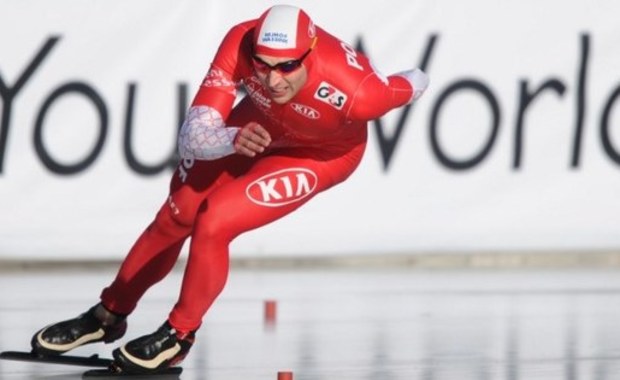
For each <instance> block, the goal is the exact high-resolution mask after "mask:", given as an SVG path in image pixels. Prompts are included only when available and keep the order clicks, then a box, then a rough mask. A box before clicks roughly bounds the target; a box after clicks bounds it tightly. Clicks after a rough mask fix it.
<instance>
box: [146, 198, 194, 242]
mask: <svg viewBox="0 0 620 380" xmlns="http://www.w3.org/2000/svg"><path fill="white" fill-rule="evenodd" d="M194 218H195V214H194V213H191V215H190V213H189V212H181V210H180V209H178V208H176V207H174V206H173V205H171V204H168V205H165V206H164V207H162V208H161V210H159V212H158V213H157V217H156V218H155V223H154V224H155V225H156V226H157V227H158V228H159V229H161V230H162V231H164V232H166V233H168V234H174V235H185V234H188V233H189V232H190V231H191V229H192V226H193V221H194Z"/></svg>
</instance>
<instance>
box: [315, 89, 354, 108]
mask: <svg viewBox="0 0 620 380" xmlns="http://www.w3.org/2000/svg"><path fill="white" fill-rule="evenodd" d="M314 98H315V99H318V100H320V101H322V102H323V103H327V104H329V105H330V106H332V107H334V108H336V109H338V110H341V109H342V107H344V104H345V103H346V102H347V96H346V95H345V94H344V92H342V91H340V90H338V89H337V88H336V87H334V86H332V85H331V84H329V83H327V82H321V84H320V85H319V88H318V89H317V90H316V92H315V93H314Z"/></svg>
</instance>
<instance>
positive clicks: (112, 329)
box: [31, 305, 127, 355]
mask: <svg viewBox="0 0 620 380" xmlns="http://www.w3.org/2000/svg"><path fill="white" fill-rule="evenodd" d="M98 306H99V305H95V306H93V307H92V308H90V309H89V310H88V311H87V312H85V313H83V314H81V315H80V316H78V317H77V318H73V319H69V320H66V321H63V322H58V323H55V324H53V325H49V326H47V327H44V328H43V329H41V330H39V331H38V332H37V333H36V334H34V336H33V337H32V341H31V345H32V352H33V353H35V354H39V355H60V354H62V353H64V352H67V351H69V350H72V349H74V348H76V347H79V346H82V345H85V344H88V343H95V342H105V343H110V342H113V341H115V340H117V339H119V338H120V337H122V336H123V335H124V334H125V331H126V330H127V322H126V320H125V317H124V316H118V317H117V318H116V319H117V321H116V323H114V324H112V325H104V324H103V322H101V321H100V320H99V319H98V318H97V317H96V316H95V309H96V308H97V307H98Z"/></svg>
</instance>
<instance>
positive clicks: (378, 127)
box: [356, 34, 437, 172]
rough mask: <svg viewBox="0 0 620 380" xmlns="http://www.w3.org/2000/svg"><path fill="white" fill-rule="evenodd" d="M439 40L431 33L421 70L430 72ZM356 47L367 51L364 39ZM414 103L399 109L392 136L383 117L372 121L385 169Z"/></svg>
mask: <svg viewBox="0 0 620 380" xmlns="http://www.w3.org/2000/svg"><path fill="white" fill-rule="evenodd" d="M436 41H437V35H436V34H431V36H430V38H429V39H428V42H427V43H426V49H425V50H424V55H423V57H422V61H421V62H420V64H419V65H418V66H417V67H419V68H420V70H422V71H424V72H426V73H427V74H428V66H429V62H430V59H431V54H432V53H433V50H434V47H435V42H436ZM356 49H357V50H359V51H361V52H365V50H364V46H363V43H362V39H361V38H360V39H358V41H357V44H356ZM412 106H413V103H412V104H408V105H406V106H404V107H402V108H401V109H400V110H399V111H397V112H399V118H398V123H397V124H396V129H395V131H394V135H393V136H392V137H388V136H386V134H385V132H384V130H383V122H382V120H381V118H379V119H375V120H373V121H372V123H373V126H374V130H375V133H376V135H377V138H378V139H379V141H378V142H379V150H380V152H381V159H382V162H383V171H384V172H387V171H388V169H389V166H390V163H391V162H392V156H393V155H394V150H395V149H396V145H397V144H398V142H399V141H400V137H401V134H402V132H403V130H404V128H405V125H406V123H407V119H408V117H409V112H410V110H411V107H412Z"/></svg>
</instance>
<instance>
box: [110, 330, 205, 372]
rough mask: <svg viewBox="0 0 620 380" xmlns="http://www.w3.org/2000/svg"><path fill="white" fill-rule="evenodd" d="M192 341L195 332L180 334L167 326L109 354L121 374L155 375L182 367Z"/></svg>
mask: <svg viewBox="0 0 620 380" xmlns="http://www.w3.org/2000/svg"><path fill="white" fill-rule="evenodd" d="M194 339H195V331H192V332H189V333H183V334H182V333H180V332H178V331H176V330H175V329H174V328H173V327H172V326H170V324H169V323H168V322H165V323H164V324H163V325H162V326H161V327H160V328H159V329H158V330H157V331H155V332H154V333H152V334H149V335H144V336H142V337H140V338H137V339H134V340H132V341H130V342H129V343H127V344H125V345H124V346H122V347H120V348H117V349H116V350H114V351H113V352H112V356H113V357H114V365H115V366H117V367H118V368H119V370H120V371H121V372H123V373H131V374H155V373H161V372H166V371H168V370H169V369H170V368H171V367H174V366H175V365H177V364H179V363H181V361H182V360H183V359H184V358H185V356H186V355H187V353H188V352H189V350H190V348H191V347H192V344H193V343H194Z"/></svg>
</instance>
